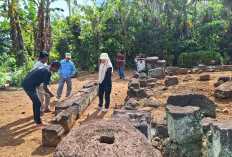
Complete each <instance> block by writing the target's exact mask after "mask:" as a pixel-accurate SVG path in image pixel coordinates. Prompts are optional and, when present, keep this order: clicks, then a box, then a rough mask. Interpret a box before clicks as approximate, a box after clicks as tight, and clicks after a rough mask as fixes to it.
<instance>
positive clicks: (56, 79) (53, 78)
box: [50, 73, 60, 83]
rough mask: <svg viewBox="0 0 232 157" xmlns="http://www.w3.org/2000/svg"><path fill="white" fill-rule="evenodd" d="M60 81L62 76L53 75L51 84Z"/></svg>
mask: <svg viewBox="0 0 232 157" xmlns="http://www.w3.org/2000/svg"><path fill="white" fill-rule="evenodd" d="M59 80H60V74H59V73H55V74H52V77H51V81H50V83H57V82H58V81H59Z"/></svg>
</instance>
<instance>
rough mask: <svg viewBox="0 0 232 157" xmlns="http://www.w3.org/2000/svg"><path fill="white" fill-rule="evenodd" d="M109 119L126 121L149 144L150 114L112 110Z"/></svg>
mask: <svg viewBox="0 0 232 157" xmlns="http://www.w3.org/2000/svg"><path fill="white" fill-rule="evenodd" d="M111 119H114V120H115V119H116V120H119V121H127V122H129V123H130V124H132V126H133V127H135V128H136V129H138V130H139V131H140V132H141V133H142V134H143V135H144V136H145V137H146V138H147V139H148V141H149V142H151V114H150V113H149V112H147V111H134V110H114V113H113V115H112V117H111Z"/></svg>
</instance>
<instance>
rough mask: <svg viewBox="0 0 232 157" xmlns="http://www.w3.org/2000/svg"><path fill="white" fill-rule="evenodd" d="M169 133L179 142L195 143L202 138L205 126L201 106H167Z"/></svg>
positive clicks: (171, 137)
mask: <svg viewBox="0 0 232 157" xmlns="http://www.w3.org/2000/svg"><path fill="white" fill-rule="evenodd" d="M166 115H167V124H168V134H169V137H170V139H171V140H172V141H173V142H175V143H178V144H185V143H188V144H190V143H194V142H199V141H201V140H202V135H203V127H202V122H201V112H200V108H199V107H193V106H186V107H179V106H173V105H167V106H166Z"/></svg>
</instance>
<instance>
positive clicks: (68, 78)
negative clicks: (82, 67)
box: [55, 53, 76, 101]
mask: <svg viewBox="0 0 232 157" xmlns="http://www.w3.org/2000/svg"><path fill="white" fill-rule="evenodd" d="M70 59H71V54H70V53H66V57H65V59H64V60H62V61H61V62H60V63H61V68H60V69H59V71H58V73H59V74H60V81H59V88H58V90H57V96H56V99H55V101H59V99H60V97H61V95H62V92H63V88H64V83H65V82H66V83H67V92H66V97H69V96H70V94H71V90H72V77H73V76H74V74H75V72H76V68H75V66H74V63H73V62H72V61H71V60H70Z"/></svg>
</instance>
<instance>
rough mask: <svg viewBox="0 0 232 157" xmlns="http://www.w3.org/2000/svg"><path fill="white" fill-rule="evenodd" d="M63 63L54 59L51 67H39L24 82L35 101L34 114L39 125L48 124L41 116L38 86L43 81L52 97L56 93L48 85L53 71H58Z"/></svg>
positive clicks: (32, 99)
mask: <svg viewBox="0 0 232 157" xmlns="http://www.w3.org/2000/svg"><path fill="white" fill-rule="evenodd" d="M60 66H61V64H60V62H59V61H54V62H53V63H52V64H51V66H49V68H46V67H39V68H36V69H34V70H33V71H32V72H30V73H29V74H28V75H27V77H26V78H25V79H24V81H23V83H22V87H23V89H24V90H25V92H26V93H27V95H28V96H29V98H30V99H31V101H32V103H33V114H34V120H35V122H36V124H37V126H46V123H44V122H43V121H42V119H41V117H40V112H41V101H40V99H39V97H38V93H37V92H36V87H38V86H39V85H40V84H41V83H43V84H44V85H43V89H44V91H45V92H46V94H48V95H49V96H50V97H53V96H54V95H53V94H52V93H51V92H50V91H49V90H48V88H47V86H48V85H49V82H50V79H51V71H52V72H57V71H58V70H59V68H60Z"/></svg>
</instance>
